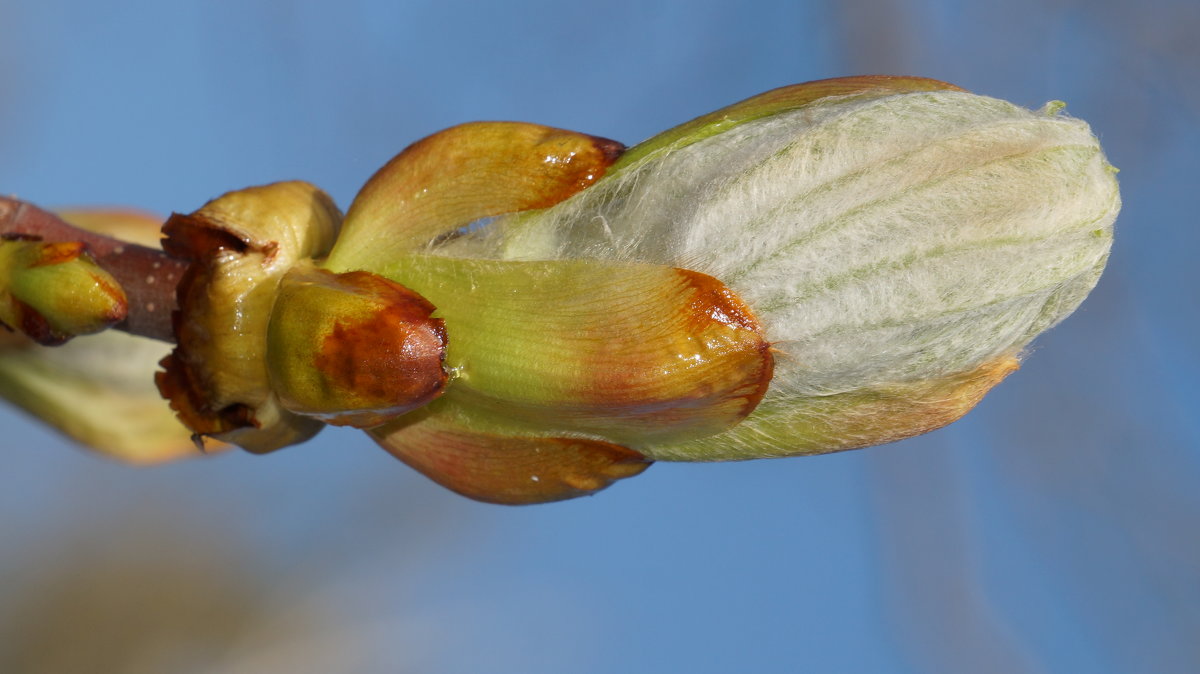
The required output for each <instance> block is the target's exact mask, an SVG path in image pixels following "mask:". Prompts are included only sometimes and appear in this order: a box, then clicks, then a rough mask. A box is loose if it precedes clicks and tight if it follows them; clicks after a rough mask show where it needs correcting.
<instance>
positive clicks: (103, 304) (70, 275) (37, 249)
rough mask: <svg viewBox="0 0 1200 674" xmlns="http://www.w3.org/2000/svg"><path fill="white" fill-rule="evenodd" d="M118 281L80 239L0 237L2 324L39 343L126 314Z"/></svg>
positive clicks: (88, 329)
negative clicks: (45, 239)
mask: <svg viewBox="0 0 1200 674" xmlns="http://www.w3.org/2000/svg"><path fill="white" fill-rule="evenodd" d="M127 309H128V303H127V301H126V298H125V293H124V291H123V290H122V289H121V286H120V285H119V284H118V283H117V282H116V280H115V279H113V277H112V276H111V275H109V273H108V272H106V271H104V270H103V269H101V268H100V267H99V265H97V264H96V263H95V262H94V261H93V260H92V258H91V257H90V256H88V255H87V253H86V252H85V247H84V244H82V243H78V242H64V243H47V242H43V241H34V240H24V239H0V324H3V325H4V326H5V327H8V328H10V329H13V330H16V331H18V332H21V333H23V334H25V335H26V336H28V337H30V338H31V339H33V340H34V341H36V342H38V343H40V344H46V345H54V344H62V343H63V342H65V341H67V340H69V339H71V338H72V337H75V336H77V335H88V334H93V333H96V332H100V331H102V330H105V329H107V328H109V327H111V326H113V325H115V324H117V323H119V322H121V321H122V320H124V319H125V314H126V311H127Z"/></svg>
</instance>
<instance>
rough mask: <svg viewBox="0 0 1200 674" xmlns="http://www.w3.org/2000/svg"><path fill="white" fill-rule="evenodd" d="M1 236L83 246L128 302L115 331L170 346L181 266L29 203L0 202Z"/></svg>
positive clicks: (162, 255) (155, 252)
mask: <svg viewBox="0 0 1200 674" xmlns="http://www.w3.org/2000/svg"><path fill="white" fill-rule="evenodd" d="M5 236H21V237H33V238H37V239H40V240H42V241H52V242H60V241H61V242H65V241H81V242H83V243H84V244H85V245H86V246H87V251H88V253H90V254H91V256H92V257H93V258H94V259H95V260H96V263H97V264H99V265H100V266H101V267H103V268H104V269H105V271H107V272H108V273H109V274H112V276H113V278H115V279H116V280H117V282H118V283H120V284H121V287H122V289H124V291H125V295H126V297H127V298H128V300H129V314H128V316H127V318H126V319H125V320H124V321H123V322H121V323H120V324H118V325H117V326H116V327H117V329H118V330H124V331H125V332H129V333H131V334H135V335H142V336H144V337H151V338H154V339H159V340H162V341H166V342H173V341H175V333H174V330H173V329H172V327H171V313H172V312H174V311H175V306H176V303H175V286H176V285H177V284H178V283H179V279H180V278H182V277H183V272H184V270H185V269H186V268H187V265H188V263H187V262H186V261H184V260H180V259H179V258H175V257H171V256H170V255H167V254H166V253H164V252H162V251H161V250H156V249H154V248H147V247H145V246H139V245H137V244H132V243H128V242H125V241H121V240H119V239H114V238H112V237H108V236H104V235H103V234H96V233H94V232H89V231H87V230H84V229H80V228H78V227H74V226H72V225H69V224H67V223H66V222H64V221H63V220H62V219H61V218H59V217H58V216H56V215H54V214H53V213H50V212H48V211H45V210H42V209H41V208H38V207H37V206H35V205H33V204H31V203H28V202H25V201H21V200H19V199H10V198H6V197H0V237H5Z"/></svg>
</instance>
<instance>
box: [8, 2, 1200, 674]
mask: <svg viewBox="0 0 1200 674" xmlns="http://www.w3.org/2000/svg"><path fill="white" fill-rule="evenodd" d="M988 4H989V5H991V8H986V7H984V6H983V3H980V6H977V7H975V8H973V9H972V8H967V7H964V6H963V5H962V4H960V3H957V2H950V1H949V0H940V1H939V0H907V1H905V0H875V1H862V2H844V3H839V2H834V1H833V0H829V1H827V2H811V3H801V2H791V3H789V2H762V3H729V2H715V1H711V0H692V1H690V2H686V3H684V2H679V3H653V2H632V1H629V2H626V1H610V2H606V3H586V4H584V3H579V4H568V3H561V2H536V1H533V0H527V1H526V0H522V1H510V2H506V3H494V4H491V3H479V4H476V3H465V2H457V1H447V0H442V1H440V2H385V1H383V0H378V1H370V0H358V1H355V0H347V1H344V2H339V3H322V2H284V1H283V0H273V1H268V0H241V1H239V2H226V1H212V0H208V1H200V0H193V1H190V2H161V1H153V2H152V1H149V0H144V1H128V2H121V1H113V2H105V3H95V2H85V1H83V0H77V1H67V0H40V1H39V2H31V1H26V2H14V1H11V0H0V15H2V17H3V25H4V31H3V33H4V37H3V38H2V39H0V88H2V89H0V90H2V91H3V95H0V192H3V193H6V194H7V193H11V194H16V195H18V196H20V197H21V198H24V199H28V200H31V201H34V202H37V203H40V204H44V205H47V206H55V205H77V204H128V205H136V206H141V207H144V208H148V209H151V210H155V211H158V212H160V213H164V214H165V213H168V212H170V211H173V210H178V211H185V212H186V211H190V210H193V209H194V208H196V207H198V206H199V205H201V204H202V203H203V202H204V201H206V200H207V199H209V198H212V197H214V196H216V195H218V194H220V193H222V192H224V191H226V190H229V189H233V188H237V187H243V186H247V185H251V184H258V183H264V182H270V181H275V180H281V179H289V178H303V179H307V180H310V181H313V182H315V183H317V184H318V185H321V186H322V187H324V188H325V189H326V190H328V191H329V192H330V193H331V194H332V195H333V196H334V197H335V198H336V199H337V200H338V202H339V203H340V204H341V205H343V207H344V206H345V205H347V204H348V203H349V201H350V199H351V198H352V197H353V195H354V192H355V191H356V190H357V187H358V186H359V185H360V184H361V183H362V182H363V181H364V180H365V179H366V178H367V177H368V176H369V175H370V174H371V173H372V172H373V171H374V170H375V169H376V168H377V167H378V166H380V165H381V164H382V163H383V162H385V161H386V160H387V159H388V158H390V157H391V156H392V155H393V154H395V153H396V152H397V151H398V150H400V149H401V148H403V147H404V146H405V145H406V144H408V143H409V142H412V141H413V140H416V139H418V138H420V137H422V136H424V135H426V134H428V133H431V132H433V131H436V130H438V129H440V128H443V127H446V126H449V125H452V124H455V123H458V122H463V121H468V120H475V119H517V120H527V121H536V122H541V123H545V124H550V125H554V126H560V127H565V128H571V129H578V130H581V131H586V132H589V133H594V134H598V135H603V136H608V137H612V138H617V139H620V140H623V141H625V142H628V143H632V142H636V141H637V140H640V139H642V138H645V137H647V136H649V135H651V134H653V133H655V132H656V131H659V130H661V129H664V128H666V127H669V126H672V125H674V124H677V123H679V122H682V121H685V120H687V119H690V118H691V117H694V116H696V115H698V114H701V113H704V112H707V111H709V110H712V109H715V108H717V107H721V106H723V105H725V104H728V103H730V102H733V101H736V100H739V99H742V98H745V97H746V96H749V95H752V94H754V93H758V92H760V91H763V90H766V89H770V88H773V87H776V86H781V85H784V84H790V83H795V82H801V81H805V80H810V79H818V78H824V77H831V76H837V75H847V74H860V73H889V74H914V75H925V76H930V77H936V78H939V79H945V80H948V81H951V82H954V83H956V84H959V85H961V86H964V87H966V88H968V89H971V90H973V91H976V92H978V93H982V94H987V95H992V96H997V97H1001V98H1006V99H1009V100H1012V101H1014V102H1017V103H1021V104H1024V105H1027V106H1031V107H1033V106H1039V105H1041V104H1042V103H1043V102H1045V101H1047V100H1051V99H1062V100H1065V101H1067V102H1068V104H1069V107H1068V111H1069V112H1070V113H1071V114H1074V115H1076V116H1078V117H1081V118H1084V119H1086V120H1088V121H1089V122H1090V123H1091V124H1092V126H1093V129H1094V130H1095V132H1096V133H1097V134H1098V135H1099V136H1100V138H1101V140H1102V142H1103V143H1104V145H1105V147H1106V150H1107V152H1108V155H1109V159H1110V160H1111V161H1112V163H1113V164H1115V165H1116V166H1118V167H1119V168H1120V169H1121V174H1120V179H1121V184H1122V194H1123V198H1124V202H1125V207H1124V211H1123V212H1122V215H1121V217H1120V218H1119V220H1118V222H1117V237H1116V244H1115V247H1114V251H1113V256H1112V259H1111V263H1110V266H1109V270H1108V272H1107V273H1106V275H1105V276H1104V278H1103V279H1102V280H1101V282H1100V285H1099V287H1098V288H1097V290H1096V292H1095V293H1094V294H1093V296H1092V297H1091V298H1090V299H1089V300H1088V302H1087V303H1085V305H1084V306H1083V307H1082V308H1081V310H1080V311H1079V312H1078V313H1077V314H1076V315H1074V316H1073V317H1072V318H1071V319H1069V320H1068V321H1067V322H1065V323H1064V324H1063V325H1062V326H1060V327H1059V328H1057V329H1055V330H1054V331H1052V332H1051V333H1049V334H1047V335H1045V336H1043V337H1042V338H1041V339H1040V340H1039V341H1038V342H1037V343H1036V348H1035V350H1034V352H1033V354H1032V356H1031V357H1030V358H1029V359H1028V360H1027V362H1026V364H1025V367H1024V369H1022V370H1021V371H1020V372H1019V373H1017V374H1016V375H1014V376H1012V377H1011V378H1010V379H1009V380H1008V381H1006V382H1005V383H1004V384H1003V385H1002V386H1000V387H999V388H998V389H997V390H996V391H994V392H993V393H992V394H991V395H989V396H988V398H987V399H986V400H985V401H984V402H983V403H982V404H981V405H980V406H979V407H978V408H977V409H976V410H975V411H973V412H972V413H971V414H969V415H968V416H967V417H966V418H965V419H964V420H962V421H960V422H958V423H956V424H954V425H952V426H951V427H949V428H947V429H944V430H942V431H938V432H935V433H933V434H930V435H928V436H925V437H921V438H917V439H914V440H910V441H905V442H902V443H898V444H895V445H890V446H887V447H882V448H875V449H870V450H864V451H858V452H850V453H844V454H839V455H832V456H825V457H816V458H807V459H788V460H776V461H761V462H750V463H740V464H715V465H685V464H659V465H656V466H654V467H652V468H651V469H650V470H649V471H647V473H646V474H644V475H642V476H640V477H638V478H636V479H633V480H629V481H627V482H625V483H621V484H619V485H617V486H616V487H614V488H612V489H611V490H609V491H607V492H602V493H601V494H600V495H598V496H596V497H594V498H590V499H582V500H578V501H573V502H567V503H561V504H556V505H549V506H540V507H531V508H515V509H514V508H502V507H497V506H488V505H482V504H476V503H473V502H470V501H467V500H465V499H462V498H460V497H457V496H454V495H453V494H450V493H449V492H446V491H444V490H442V489H440V488H439V487H436V486H435V485H432V484H430V483H428V482H427V481H425V480H424V479H423V478H421V477H420V476H418V475H416V474H415V473H413V472H411V471H410V470H409V469H407V468H406V467H405V466H403V465H402V464H400V463H398V462H396V461H395V460H393V459H392V458H390V457H389V456H388V455H386V454H385V453H384V452H382V451H380V450H378V449H377V448H375V447H374V446H373V445H372V444H371V443H370V442H369V441H368V440H367V439H366V438H365V437H363V436H361V435H359V434H358V433H355V432H346V431H335V430H330V431H326V432H325V433H323V434H322V435H321V436H320V437H319V438H318V439H317V440H316V441H314V442H312V443H309V444H307V445H304V446H301V447H297V448H293V449H290V450H288V451H285V452H280V453H277V454H274V455H271V456H269V457H265V458H264V457H254V456H250V455H242V454H230V455H225V456H220V457H215V458H212V459H205V460H198V461H192V462H184V463H179V464H174V465H169V466H164V467H158V468H152V469H133V468H127V467H123V466H119V465H114V464H112V463H110V462H107V461H105V460H103V459H100V458H98V457H95V456H93V455H90V454H88V453H86V452H83V451H80V450H79V449H77V448H76V447H73V446H71V445H69V444H68V443H66V442H64V441H63V440H61V439H60V438H59V437H57V436H56V435H54V434H53V433H51V432H49V431H47V430H46V429H44V428H42V427H40V426H38V425H36V424H34V423H32V422H30V421H28V420H27V419H26V418H24V417H23V416H21V415H20V414H19V413H17V412H16V411H14V410H12V409H11V408H0V449H2V450H3V452H4V457H5V460H6V464H5V465H6V469H5V470H4V471H2V472H0V540H2V541H3V545H2V546H0V670H3V671H22V672H39V671H45V672H51V671H64V670H63V669H62V668H61V666H60V667H58V668H57V669H56V668H55V664H54V663H56V662H59V661H56V660H54V658H55V657H59V656H56V655H53V653H54V652H57V651H60V650H73V651H74V652H76V653H85V654H88V657H89V658H91V659H90V660H89V661H90V662H92V663H101V664H103V663H108V664H107V665H105V666H101V667H100V670H101V671H122V672H142V671H146V672H152V671H174V672H235V671H236V672H260V671H261V672H272V671H280V670H283V671H354V672H397V671H414V672H439V673H440V672H464V673H465V672H517V671H519V672H525V673H531V674H532V673H541V672H547V673H549V672H564V671H571V672H577V673H581V674H582V673H591V672H596V673H601V672H618V671H619V672H635V673H636V672H683V671H686V672H730V671H744V672H883V673H893V672H894V673H897V674H909V673H916V672H927V671H939V672H943V671H944V672H976V673H989V672H996V673H1001V672H1003V673H1006V674H1013V673H1021V672H1037V673H1042V672H1046V673H1048V672H1089V673H1093V674H1107V673H1112V674H1124V673H1127V672H1156V673H1174V672H1180V673H1183V672H1195V671H1200V642H1198V641H1197V640H1196V635H1197V634H1200V575H1198V574H1197V569H1198V568H1200V538H1198V536H1197V531H1200V526H1198V524H1200V489H1197V484H1200V452H1198V449H1200V416H1198V415H1197V413H1196V412H1197V406H1198V402H1200V385H1198V384H1197V382H1200V361H1198V359H1197V355H1196V344H1197V343H1198V340H1197V318H1198V312H1197V305H1198V300H1200V290H1198V288H1200V283H1198V281H1200V266H1198V265H1196V263H1195V255H1196V251H1197V250H1198V249H1200V234H1198V233H1197V232H1198V229H1197V228H1196V227H1195V222H1194V220H1195V214H1196V213H1197V212H1200V191H1198V190H1197V189H1196V180H1197V177H1198V176H1200V125H1198V124H1197V120H1198V118H1200V84H1198V83H1200V47H1198V46H1197V42H1196V40H1195V35H1196V34H1197V33H1200V6H1197V5H1196V3H1194V2H1182V1H1181V2H1170V1H1168V0H1149V1H1148V2H1143V3H1137V7H1136V8H1134V6H1133V4H1134V3H1127V2H1120V1H1117V0H1092V1H1090V2H1078V1H1074V0H1057V1H1052V2H1041V1H1035V0H1012V1H1010V2H1006V3H988ZM62 657H66V656H62ZM164 663H167V664H166V665H164ZM60 664H61V663H60ZM98 666H99V665H98ZM106 667H107V669H106Z"/></svg>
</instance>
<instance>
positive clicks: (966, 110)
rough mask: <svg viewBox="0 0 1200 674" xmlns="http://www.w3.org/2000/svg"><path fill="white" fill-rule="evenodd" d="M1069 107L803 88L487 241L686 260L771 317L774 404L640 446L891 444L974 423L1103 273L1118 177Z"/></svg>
mask: <svg viewBox="0 0 1200 674" xmlns="http://www.w3.org/2000/svg"><path fill="white" fill-rule="evenodd" d="M831 90H833V91H835V92H836V93H837V94H838V95H835V96H832V97H822V96H824V93H823V92H827V91H831ZM814 91H815V92H817V93H820V94H821V96H817V97H815V98H814V97H813V96H812V95H810V94H812V93H813V92H814ZM1061 109H1062V105H1061V104H1059V103H1052V104H1048V105H1047V106H1046V107H1045V108H1043V109H1042V110H1039V111H1036V112H1034V111H1029V110H1025V109H1023V108H1020V107H1017V106H1015V105H1012V104H1009V103H1006V102H1004V101H999V100H996V99H992V98H986V97H983V96H976V95H973V94H969V93H966V92H963V91H960V90H957V89H956V88H954V87H951V86H950V85H943V84H940V83H934V82H932V81H930V80H918V79H912V78H845V79H842V80H832V81H826V82H817V83H810V84H807V85H798V86H796V87H789V88H786V89H782V90H778V91H775V92H769V93H768V94H764V95H763V96H760V97H755V98H752V99H749V100H748V101H744V102H742V103H739V104H737V105H735V106H732V107H730V108H728V109H726V110H725V111H718V112H717V113H713V114H711V115H707V116H705V117H703V118H700V119H699V120H697V121H695V122H692V123H689V124H686V125H684V126H683V127H680V130H673V131H669V132H667V133H665V134H662V135H661V136H659V137H656V138H654V139H651V140H649V141H647V142H646V143H644V144H643V145H640V146H637V147H634V148H632V149H631V150H630V151H629V152H628V153H627V154H626V155H625V156H624V157H623V158H622V159H621V160H620V161H618V162H617V163H616V164H615V165H614V166H613V167H612V168H611V169H610V170H609V172H608V174H607V175H606V177H605V178H604V179H603V180H601V181H599V182H598V183H597V184H596V185H594V186H593V187H591V188H590V189H588V190H586V191H584V192H581V193H579V194H577V195H575V196H574V197H572V198H571V199H568V200H566V201H564V202H562V203H560V204H558V205H557V206H554V207H552V208H550V209H547V210H544V211H541V212H538V213H533V214H522V215H519V216H516V217H511V218H508V219H507V220H505V221H503V222H498V223H494V224H493V226H492V227H491V228H490V231H489V232H488V233H486V234H481V235H480V238H481V239H486V240H487V241H488V242H490V244H491V245H492V246H493V247H494V250H496V251H498V252H497V254H498V255H501V256H503V257H505V258H508V259H563V258H567V259H606V260H620V261H637V262H643V263H654V264H661V265H670V266H686V267H688V268H690V269H693V270H696V271H700V272H703V273H705V274H710V275H712V276H714V277H716V278H717V279H720V280H721V281H722V282H724V283H725V284H727V285H728V286H729V287H730V288H731V289H732V290H733V291H734V292H736V293H737V294H738V295H739V296H740V297H741V298H742V299H743V300H744V301H745V302H746V304H747V305H748V306H749V308H750V310H751V311H753V312H754V314H755V315H756V316H757V317H758V319H759V321H760V322H761V323H762V325H763V326H764V328H765V331H766V337H767V339H768V340H769V341H770V342H771V344H772V345H773V348H774V350H775V352H776V353H775V356H776V359H775V360H776V365H775V372H774V377H773V379H772V380H771V383H770V387H769V389H768V391H767V393H766V395H765V397H764V399H763V401H762V404H761V405H760V406H759V408H758V409H757V410H756V411H755V412H754V413H753V414H751V415H750V417H749V418H747V419H746V420H745V421H744V422H742V423H741V424H739V425H738V426H736V427H734V428H732V429H730V430H728V431H725V432H723V433H719V434H716V435H712V436H709V437H706V438H702V439H696V440H686V441H682V442H677V441H667V442H655V441H650V442H647V443H643V444H635V445H633V446H634V447H635V448H636V449H638V450H639V451H642V452H644V453H646V454H647V455H649V456H651V457H653V458H661V459H674V460H716V459H744V458H753V457H763V456H780V455H790V454H811V453H819V452H826V451H833V450H839V449H849V448H853V447H862V446H867V445H872V444H878V443H882V442H888V441H892V440H897V439H900V438H904V437H908V436H910V435H915V434H917V433H922V432H925V431H928V430H932V429H933V428H936V427H938V426H941V425H944V424H945V423H949V422H950V421H953V420H954V419H956V418H958V416H960V415H961V414H963V413H965V412H966V411H967V410H968V409H970V407H971V406H972V405H973V404H974V403H975V402H976V401H977V400H978V399H979V398H980V397H981V396H982V395H983V393H985V392H986V391H987V390H988V389H989V388H990V387H991V386H993V385H994V384H996V383H998V382H999V381H1000V380H1001V379H1002V378H1003V377H1004V375H1005V374H1007V373H1008V372H1010V371H1012V370H1013V369H1015V367H1016V359H1017V358H1018V357H1019V355H1020V354H1021V352H1022V350H1023V349H1024V348H1025V347H1026V346H1027V345H1028V344H1029V342H1030V341H1031V340H1032V339H1033V338H1034V337H1035V336H1036V335H1038V334H1039V333H1041V332H1042V331H1044V330H1046V329H1048V328H1050V327H1052V326H1053V325H1055V324H1056V323H1058V322H1059V321H1060V320H1062V319H1063V318H1064V317H1066V316H1067V315H1068V314H1070V313H1071V311H1073V310H1074V309H1075V307H1076V306H1078V304H1079V303H1080V302H1081V301H1082V300H1083V299H1084V297H1085V296H1086V295H1087V293H1088V292H1089V291H1090V290H1091V288H1092V287H1093V286H1094V285H1095V283H1096V281H1097V279H1098V278H1099V276H1100V272H1101V270H1102V269H1103V267H1104V263H1105V261H1106V259H1107V257H1108V252H1109V247H1110V244H1111V240H1112V224H1113V221H1114V219H1115V217H1116V214H1117V211H1118V210H1119V207H1120V198H1119V195H1118V191H1117V183H1116V180H1115V178H1114V174H1115V169H1113V168H1112V167H1111V166H1110V165H1109V164H1108V163H1107V162H1106V161H1105V158H1104V155H1103V153H1102V152H1101V150H1100V146H1099V144H1098V142H1097V140H1096V138H1095V137H1094V136H1093V135H1092V133H1091V131H1090V130H1089V129H1088V127H1087V125H1086V124H1085V123H1083V122H1081V121H1078V120H1075V119H1071V118H1068V117H1065V116H1063V115H1062V114H1061ZM475 245H476V248H478V247H480V245H481V244H479V243H476V244H475ZM447 252H451V251H447Z"/></svg>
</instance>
